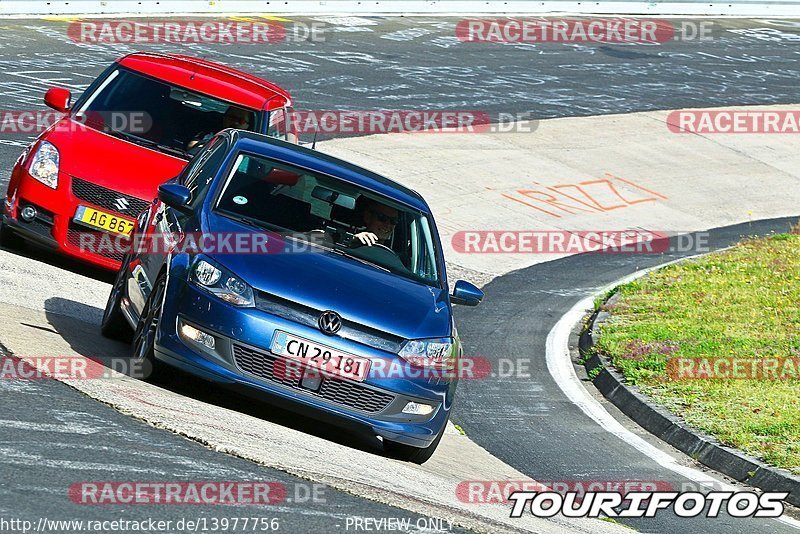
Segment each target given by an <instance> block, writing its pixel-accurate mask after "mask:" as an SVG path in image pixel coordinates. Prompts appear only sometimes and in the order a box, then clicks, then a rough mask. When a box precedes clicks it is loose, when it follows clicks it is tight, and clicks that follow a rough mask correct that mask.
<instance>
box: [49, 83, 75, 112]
mask: <svg viewBox="0 0 800 534" xmlns="http://www.w3.org/2000/svg"><path fill="white" fill-rule="evenodd" d="M71 99H72V95H71V94H70V92H69V91H67V90H66V89H62V88H61V87H51V88H50V89H48V90H47V92H46V93H45V94H44V103H45V104H47V105H48V106H49V107H51V108H53V109H54V110H56V111H60V112H62V113H65V112H67V111H69V106H70V100H71Z"/></svg>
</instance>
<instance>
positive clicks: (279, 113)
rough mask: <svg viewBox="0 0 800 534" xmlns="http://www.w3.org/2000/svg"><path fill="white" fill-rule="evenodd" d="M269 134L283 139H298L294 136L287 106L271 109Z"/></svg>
mask: <svg viewBox="0 0 800 534" xmlns="http://www.w3.org/2000/svg"><path fill="white" fill-rule="evenodd" d="M267 135H268V136H270V137H274V138H276V139H280V140H282V141H293V142H294V141H296V139H294V138H293V136H292V132H291V128H290V124H289V120H288V115H287V110H286V108H280V109H274V110H272V111H270V113H269V126H268V128H267Z"/></svg>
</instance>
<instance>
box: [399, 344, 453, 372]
mask: <svg viewBox="0 0 800 534" xmlns="http://www.w3.org/2000/svg"><path fill="white" fill-rule="evenodd" d="M457 353H458V350H457V346H456V344H455V341H454V340H453V338H451V337H442V338H433V339H409V340H408V341H406V342H405V343H403V346H402V348H401V349H400V352H399V353H398V355H399V356H400V357H401V358H403V359H404V360H405V361H407V362H408V363H410V364H411V365H416V366H417V367H423V368H425V369H437V370H445V369H452V368H453V366H454V365H455V361H456V357H457Z"/></svg>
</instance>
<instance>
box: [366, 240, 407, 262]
mask: <svg viewBox="0 0 800 534" xmlns="http://www.w3.org/2000/svg"><path fill="white" fill-rule="evenodd" d="M364 246H367V245H364ZM372 246H373V247H380V248H382V249H384V250H388V251H389V252H391V253H392V254H394V255H395V256H397V252H395V251H394V250H392V249H390V248H389V247H387V246H386V245H383V244H381V243H375V244H374V245H372ZM397 257H398V258H399V257H400V256H397Z"/></svg>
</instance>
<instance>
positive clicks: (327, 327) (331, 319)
mask: <svg viewBox="0 0 800 534" xmlns="http://www.w3.org/2000/svg"><path fill="white" fill-rule="evenodd" d="M317 325H319V329H320V330H322V333H323V334H328V335H329V336H332V335H333V334H335V333H336V332H338V331H339V329H340V328H341V327H342V317H341V316H340V315H339V314H338V313H336V312H335V311H330V310H328V311H324V312H322V314H321V315H320V316H319V320H318V321H317Z"/></svg>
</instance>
